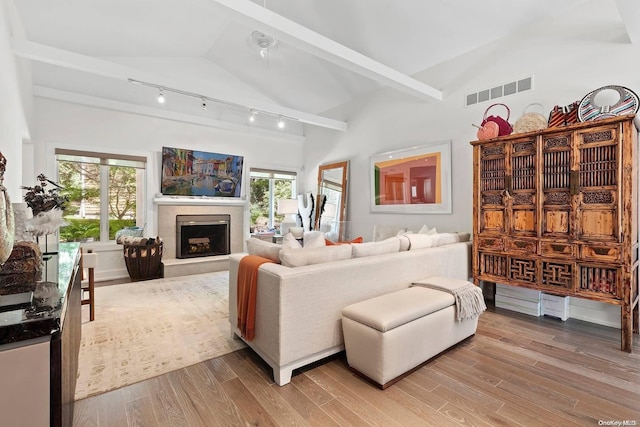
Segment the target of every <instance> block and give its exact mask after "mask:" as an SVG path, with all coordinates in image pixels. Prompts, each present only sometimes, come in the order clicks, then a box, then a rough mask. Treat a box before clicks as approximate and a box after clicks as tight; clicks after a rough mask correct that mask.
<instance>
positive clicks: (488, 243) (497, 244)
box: [478, 237, 504, 251]
mask: <svg viewBox="0 0 640 427" xmlns="http://www.w3.org/2000/svg"><path fill="white" fill-rule="evenodd" d="M478 249H486V250H490V251H503V250H504V241H503V240H502V239H501V238H499V237H478Z"/></svg>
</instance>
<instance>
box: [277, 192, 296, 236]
mask: <svg viewBox="0 0 640 427" xmlns="http://www.w3.org/2000/svg"><path fill="white" fill-rule="evenodd" d="M278 214H280V215H284V219H283V220H282V222H281V223H280V234H282V235H284V234H287V233H288V232H289V227H296V226H297V225H298V220H297V218H296V215H297V214H298V200H297V199H278Z"/></svg>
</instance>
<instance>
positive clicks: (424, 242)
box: [407, 233, 439, 250]
mask: <svg viewBox="0 0 640 427" xmlns="http://www.w3.org/2000/svg"><path fill="white" fill-rule="evenodd" d="M407 238H408V239H409V241H410V242H411V246H410V247H409V250H414V249H424V248H432V247H435V246H438V240H439V238H438V235H435V234H434V235H430V234H419V233H416V234H408V235H407Z"/></svg>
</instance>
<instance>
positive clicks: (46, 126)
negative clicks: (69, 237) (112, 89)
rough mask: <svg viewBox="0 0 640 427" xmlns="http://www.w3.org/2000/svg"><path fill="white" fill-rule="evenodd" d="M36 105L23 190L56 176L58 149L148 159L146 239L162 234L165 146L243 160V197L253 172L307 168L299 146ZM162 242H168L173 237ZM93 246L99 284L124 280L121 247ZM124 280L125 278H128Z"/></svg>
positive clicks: (39, 101)
mask: <svg viewBox="0 0 640 427" xmlns="http://www.w3.org/2000/svg"><path fill="white" fill-rule="evenodd" d="M34 105H35V115H34V119H35V121H34V123H35V128H34V129H35V130H34V135H33V147H34V156H33V158H32V157H25V159H24V164H25V169H26V168H32V169H33V170H34V171H35V174H34V176H33V177H32V178H31V180H32V181H30V182H25V183H24V184H25V185H33V184H34V183H35V179H36V178H35V177H36V175H37V174H39V173H45V175H47V176H50V177H55V176H56V170H57V168H56V162H55V154H54V153H55V149H56V148H67V149H75V150H85V151H95V152H100V153H123V154H130V155H136V156H143V157H146V158H147V191H146V200H145V203H146V208H147V209H146V218H145V220H146V230H145V235H147V236H155V235H156V233H157V224H156V222H157V206H155V205H154V204H153V198H154V197H156V196H157V195H158V193H160V171H161V161H162V160H161V153H162V147H163V146H169V147H177V148H186V149H192V150H202V151H211V152H219V153H225V154H234V155H240V156H244V170H245V173H244V177H243V181H244V182H243V190H242V191H243V193H244V194H247V191H248V172H249V169H250V168H252V167H259V168H274V169H281V170H287V171H295V172H299V171H300V169H301V167H302V158H303V157H302V156H303V143H302V142H298V141H289V140H286V139H284V140H278V139H276V138H271V137H264V136H260V135H258V134H249V133H246V134H244V133H239V132H231V131H223V130H219V129H215V128H211V127H205V126H200V125H194V124H188V123H182V122H177V121H171V120H165V119H158V118H152V117H147V116H141V115H135V114H129V113H121V112H116V111H110V110H104V109H100V108H94V107H87V106H82V105H77V104H70V103H66V102H61V101H54V100H50V99H45V98H39V97H37V98H35V103H34ZM303 179H304V178H303ZM302 182H303V181H302ZM160 237H162V238H165V239H166V238H169V237H173V236H160ZM91 246H92V247H93V248H94V249H95V250H96V251H103V252H105V253H104V254H103V256H102V257H101V260H100V262H99V266H98V269H97V270H96V278H97V279H98V280H104V279H107V278H115V277H118V276H122V275H123V271H124V270H123V268H124V262H123V261H122V259H121V258H122V256H121V254H118V251H120V252H121V250H122V249H121V247H118V246H116V245H114V244H111V245H107V246H108V247H101V245H94V244H92V245H91ZM106 252H109V253H106ZM124 275H125V276H126V272H124Z"/></svg>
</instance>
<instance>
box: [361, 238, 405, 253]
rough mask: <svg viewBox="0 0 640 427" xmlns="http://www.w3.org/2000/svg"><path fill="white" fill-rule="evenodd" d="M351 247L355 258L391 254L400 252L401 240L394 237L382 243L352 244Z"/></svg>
mask: <svg viewBox="0 0 640 427" xmlns="http://www.w3.org/2000/svg"><path fill="white" fill-rule="evenodd" d="M351 247H352V249H353V257H354V258H361V257H366V256H372V255H383V254H390V253H393V252H398V251H400V238H399V237H396V236H394V237H390V238H388V239H386V240H382V241H380V242H367V243H360V244H351Z"/></svg>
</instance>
